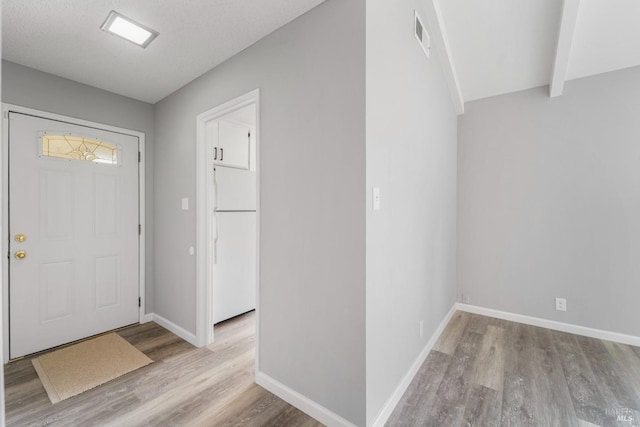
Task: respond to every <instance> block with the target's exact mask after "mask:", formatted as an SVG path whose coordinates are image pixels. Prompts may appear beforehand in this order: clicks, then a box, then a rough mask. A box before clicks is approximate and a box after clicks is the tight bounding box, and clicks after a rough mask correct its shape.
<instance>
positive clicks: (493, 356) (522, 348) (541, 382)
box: [387, 312, 640, 427]
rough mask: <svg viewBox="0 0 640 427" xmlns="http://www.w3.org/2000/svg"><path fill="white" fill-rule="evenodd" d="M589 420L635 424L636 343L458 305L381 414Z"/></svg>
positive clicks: (639, 366)
mask: <svg viewBox="0 0 640 427" xmlns="http://www.w3.org/2000/svg"><path fill="white" fill-rule="evenodd" d="M593 425H596V426H631V425H633V426H638V425H640V348H638V347H631V346H627V345H622V344H617V343H613V342H609V341H602V340H597V339H593V338H586V337H581V336H576V335H572V334H567V333H563V332H556V331H551V330H548V329H543V328H537V327H534V326H528V325H522V324H517V323H513V322H508V321H504V320H498V319H494V318H490V317H484V316H479V315H475V314H469V313H463V312H456V314H455V315H454V317H453V318H452V319H451V321H450V322H449V324H448V325H447V328H446V329H445V331H444V333H443V334H442V335H441V337H440V339H439V340H438V342H437V343H436V345H435V346H434V349H433V350H432V351H431V352H430V353H429V356H428V357H427V359H426V361H425V362H424V364H423V365H422V367H421V368H420V370H419V372H418V374H417V375H416V377H415V378H414V380H413V382H412V383H411V385H410V386H409V388H408V389H407V391H406V392H405V394H404V396H403V397H402V399H401V401H400V403H399V404H398V405H397V406H396V409H395V411H394V412H393V414H392V415H391V417H390V419H389V421H388V422H387V426H543V427H545V426H558V427H571V426H580V427H582V426H593Z"/></svg>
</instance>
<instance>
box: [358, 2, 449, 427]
mask: <svg viewBox="0 0 640 427" xmlns="http://www.w3.org/2000/svg"><path fill="white" fill-rule="evenodd" d="M423 5H424V3H422V2H420V1H415V0H394V1H388V0H369V1H367V154H366V159H367V165H366V168H367V195H368V196H367V197H368V201H367V206H366V211H367V245H366V246H367V258H366V265H367V295H366V299H367V344H366V346H367V422H368V424H370V423H371V422H373V420H374V419H375V417H376V416H377V414H378V413H379V411H380V410H381V409H382V407H383V405H384V403H385V402H386V400H387V399H388V398H389V397H390V396H391V394H392V393H393V392H394V391H395V389H396V388H397V387H398V385H399V384H400V381H401V380H402V378H403V377H404V375H405V374H406V373H407V371H408V370H409V369H410V367H411V365H412V364H413V362H414V361H415V360H416V358H417V357H418V355H419V354H420V352H421V350H422V349H423V348H424V346H425V344H426V343H427V341H428V340H429V338H430V337H431V335H432V334H433V333H434V332H435V329H436V328H437V326H438V325H439V324H440V322H441V321H442V320H443V318H444V317H445V315H446V314H447V312H448V311H449V310H450V309H451V307H452V306H453V304H454V302H455V295H456V260H455V257H456V150H457V144H456V138H457V137H456V128H457V119H456V114H455V111H454V108H453V104H452V103H451V99H450V96H449V91H448V89H447V84H446V81H445V79H444V75H443V73H442V68H441V63H440V60H439V58H438V54H437V52H435V49H432V57H431V60H427V59H426V57H425V56H424V54H423V52H422V50H421V48H420V47H419V45H418V43H417V41H416V39H415V38H414V36H413V31H412V30H413V11H414V9H416V8H417V9H418V10H419V12H420V14H421V16H422V18H423V20H425V23H426V21H427V19H429V18H430V17H429V16H428V12H429V10H427V9H422V6H423ZM373 187H379V188H380V189H381V202H382V209H381V210H380V211H377V212H373V211H372V208H371V190H372V188H373ZM420 320H423V321H424V335H423V337H422V338H420V335H419V322H420Z"/></svg>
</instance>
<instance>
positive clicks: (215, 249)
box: [213, 212, 218, 265]
mask: <svg viewBox="0 0 640 427" xmlns="http://www.w3.org/2000/svg"><path fill="white" fill-rule="evenodd" d="M213 221H214V226H213V265H216V264H218V214H217V213H215V212H214V213H213Z"/></svg>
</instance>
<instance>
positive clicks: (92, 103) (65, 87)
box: [2, 61, 154, 313]
mask: <svg viewBox="0 0 640 427" xmlns="http://www.w3.org/2000/svg"><path fill="white" fill-rule="evenodd" d="M2 102H6V103H9V104H14V105H19V106H22V107H29V108H33V109H36V110H41V111H47V112H50V113H55V114H61V115H65V116H69V117H74V118H78V119H83V120H90V121H94V122H98V123H103V124H107V125H111V126H118V127H122V128H126V129H131V130H136V131H140V132H144V133H145V149H146V159H145V160H146V164H145V166H146V174H145V182H146V197H147V200H146V206H145V207H146V218H145V221H146V227H147V230H148V231H147V233H146V261H145V266H146V283H145V285H146V297H147V299H146V307H145V310H146V312H147V313H151V312H153V273H154V271H153V245H154V242H153V233H152V232H150V231H151V230H153V220H154V218H153V196H154V194H153V192H154V187H153V153H154V150H153V147H154V143H153V132H154V107H153V105H151V104H147V103H145V102H142V101H137V100H134V99H131V98H126V97H124V96H121V95H116V94H114V93H111V92H106V91H104V90H102V89H97V88H94V87H91V86H87V85H84V84H81V83H77V82H74V81H72V80H67V79H63V78H61V77H58V76H54V75H52V74H48V73H44V72H42V71H38V70H34V69H33V68H28V67H24V66H22V65H18V64H15V63H13V62H8V61H2Z"/></svg>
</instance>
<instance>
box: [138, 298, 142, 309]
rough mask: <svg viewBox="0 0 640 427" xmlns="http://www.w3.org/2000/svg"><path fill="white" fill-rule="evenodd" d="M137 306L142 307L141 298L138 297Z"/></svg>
mask: <svg viewBox="0 0 640 427" xmlns="http://www.w3.org/2000/svg"><path fill="white" fill-rule="evenodd" d="M138 307H142V298H141V297H138Z"/></svg>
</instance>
